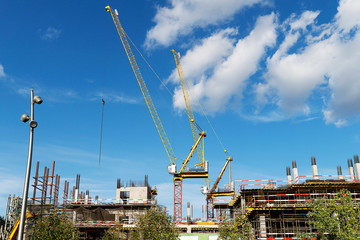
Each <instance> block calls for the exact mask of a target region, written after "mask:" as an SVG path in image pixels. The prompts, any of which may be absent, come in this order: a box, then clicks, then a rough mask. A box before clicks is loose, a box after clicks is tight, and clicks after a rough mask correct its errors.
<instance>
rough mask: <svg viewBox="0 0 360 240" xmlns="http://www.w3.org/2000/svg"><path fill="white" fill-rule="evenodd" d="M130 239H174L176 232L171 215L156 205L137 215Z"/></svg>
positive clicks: (176, 236)
mask: <svg viewBox="0 0 360 240" xmlns="http://www.w3.org/2000/svg"><path fill="white" fill-rule="evenodd" d="M130 235H131V239H134V240H135V239H136V240H138V239H146V240H159V239H161V240H176V239H178V232H177V230H176V225H175V223H174V221H172V220H171V217H170V216H169V215H168V214H167V213H166V212H165V211H162V210H160V209H159V208H158V207H152V208H150V209H149V210H148V211H147V212H146V213H145V214H142V215H139V216H138V218H137V219H136V222H135V228H134V230H133V231H132V232H131V234H130Z"/></svg>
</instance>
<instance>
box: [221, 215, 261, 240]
mask: <svg viewBox="0 0 360 240" xmlns="http://www.w3.org/2000/svg"><path fill="white" fill-rule="evenodd" d="M219 239H223V240H235V239H236V240H238V239H254V233H253V231H252V226H251V223H250V222H249V220H248V218H247V217H246V215H245V213H244V212H241V213H240V214H239V215H238V216H237V217H236V218H235V219H234V220H228V219H225V220H223V221H221V223H220V225H219Z"/></svg>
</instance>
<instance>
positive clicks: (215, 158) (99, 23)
mask: <svg viewBox="0 0 360 240" xmlns="http://www.w3.org/2000/svg"><path fill="white" fill-rule="evenodd" d="M106 5H110V6H111V7H112V8H116V9H117V10H118V12H119V19H120V21H121V23H122V25H123V27H124V28H125V31H126V32H127V34H128V36H129V37H130V38H131V40H132V41H133V42H134V44H135V45H136V46H137V47H138V49H139V50H140V51H141V52H142V54H143V55H144V57H145V58H146V59H147V61H149V62H150V64H151V66H152V67H153V68H154V70H155V71H156V73H157V74H158V75H159V77H160V79H161V80H162V81H164V82H165V83H166V86H167V87H168V88H169V89H170V91H171V94H169V92H167V90H166V89H165V88H164V87H163V86H162V85H161V82H160V81H159V80H158V79H157V78H156V76H155V75H154V74H153V73H152V71H151V70H150V69H149V68H148V67H147V65H146V63H145V62H144V61H143V60H142V58H141V56H140V55H139V54H138V53H137V52H136V50H135V49H133V51H134V52H135V57H136V58H137V61H138V64H139V67H140V69H141V71H142V74H143V77H144V79H145V81H146V83H147V86H148V88H149V91H150V94H151V96H152V98H153V101H154V103H155V105H156V107H157V109H158V112H159V116H160V118H161V120H162V122H163V124H164V127H165V130H166V132H167V135H168V136H169V138H170V142H171V144H172V146H173V148H174V151H175V154H176V155H177V157H178V158H179V159H181V158H185V157H186V155H187V153H188V151H189V149H190V147H191V145H192V136H191V130H190V127H189V123H188V120H187V116H186V114H184V107H185V105H184V100H183V96H182V93H181V88H180V85H179V80H178V76H177V73H176V65H175V62H174V59H173V55H172V53H171V52H170V50H171V49H175V50H176V51H178V52H180V53H181V62H182V66H183V69H184V73H185V76H186V80H187V81H188V85H189V89H190V96H191V100H192V103H193V108H194V110H195V114H196V116H195V117H196V119H197V122H198V123H199V125H200V126H201V127H202V128H203V129H204V130H206V131H207V133H208V136H207V137H206V139H205V157H206V159H207V160H209V162H210V176H211V179H212V180H215V178H216V176H217V175H218V173H219V171H220V169H221V167H222V165H223V164H224V163H225V157H226V156H225V155H224V153H223V149H222V147H221V145H220V144H219V141H218V139H217V138H216V136H215V133H214V132H213V131H212V128H211V126H210V125H209V124H208V121H207V119H206V118H205V117H204V116H203V114H202V111H201V107H200V106H202V108H203V109H204V110H205V112H206V115H207V116H208V118H209V120H210V122H211V124H212V125H213V127H214V129H215V131H216V134H217V135H218V136H219V138H220V140H221V142H222V144H223V145H224V146H225V148H226V149H227V150H228V152H229V153H230V154H231V155H232V156H233V158H234V161H233V164H232V177H233V179H235V180H236V179H264V178H266V179H267V178H276V179H284V178H285V168H286V166H289V165H290V164H291V161H292V160H297V162H298V167H299V172H300V174H308V173H310V172H311V170H310V166H311V165H310V157H311V156H316V157H317V160H318V165H319V172H320V174H334V173H336V171H335V169H336V166H337V165H342V166H343V171H344V172H346V159H347V158H351V157H352V156H353V155H354V154H358V153H359V152H358V149H359V147H358V146H359V143H360V139H359V135H360V131H359V116H360V107H359V106H360V105H359V102H360V94H359V89H360V80H359V75H360V74H359V73H360V69H359V67H358V65H359V64H358V63H359V62H360V55H359V52H360V32H359V26H360V1H358V0H339V1H337V0H317V1H297V0H296V1H286V0H226V1H208V0H207V1H205V0H195V1H194V0H192V1H190V0H168V1H147V0H135V1H120V0H118V1H115V0H113V1H66V2H53V1H36V2H32V1H25V2H24V1H8V0H5V1H1V3H0V29H1V35H0V102H1V104H0V115H1V118H0V123H1V126H2V132H1V134H0V161H1V166H0V169H1V174H0V215H3V214H4V212H5V207H6V201H7V196H8V194H16V195H22V189H23V177H24V173H25V167H26V166H25V164H26V158H27V147H28V134H29V127H28V125H26V124H23V123H22V122H20V121H19V117H20V116H21V114H23V113H29V111H30V106H29V105H30V103H29V94H30V88H31V87H33V88H34V91H35V94H36V95H40V96H41V97H42V98H43V100H44V103H43V104H42V105H40V106H39V105H37V106H35V108H36V109H35V113H36V114H35V119H36V120H37V121H38V123H39V126H38V128H37V129H36V130H35V139H34V144H35V145H34V154H33V171H32V175H33V174H34V166H35V163H36V161H40V166H41V169H43V167H44V166H48V167H50V166H51V163H52V161H53V160H55V161H56V173H58V174H59V175H60V176H61V189H60V191H61V190H63V183H64V180H65V179H66V180H69V181H71V184H73V183H74V180H75V177H76V174H81V176H82V179H81V185H80V188H81V190H82V191H85V190H90V194H91V195H92V196H95V195H99V196H100V197H101V198H114V196H115V187H116V179H117V178H121V179H122V180H124V181H128V180H130V179H132V180H142V179H143V178H144V175H145V174H147V175H149V181H150V184H151V185H153V186H154V185H156V186H157V188H158V190H159V196H158V202H159V203H160V204H164V205H166V206H168V207H169V209H170V213H172V211H171V210H172V200H173V196H172V191H173V190H172V178H171V176H170V175H169V174H168V173H167V170H166V167H167V165H168V163H169V161H168V159H167V155H166V153H165V151H164V149H163V146H162V143H161V141H160V138H159V136H158V133H157V130H156V128H155V126H154V124H153V122H152V119H151V117H150V114H149V112H148V109H147V107H146V104H145V101H144V100H143V97H142V95H141V92H140V89H139V87H138V85H137V82H136V79H135V77H134V75H133V72H132V70H131V67H130V64H129V62H128V60H127V57H126V55H125V52H124V50H123V47H122V44H121V41H120V39H119V37H118V35H117V33H116V29H115V26H114V24H113V22H112V19H111V17H110V15H109V14H108V13H106V11H105V6H106ZM102 98H104V99H105V101H106V104H105V109H104V129H103V149H102V160H101V167H100V169H98V157H99V142H100V123H101V107H102V103H101V99H102ZM193 161H195V159H194V160H193ZM227 179H228V173H226V174H225V176H224V180H223V181H222V184H226V183H227ZM201 185H203V180H189V179H186V180H185V181H184V189H183V191H184V196H183V202H184V203H186V202H188V201H190V202H192V203H193V204H194V207H195V208H194V213H195V214H196V215H197V217H201V205H204V204H205V200H204V197H203V196H202V195H201V193H200V186H201ZM184 206H185V204H184Z"/></svg>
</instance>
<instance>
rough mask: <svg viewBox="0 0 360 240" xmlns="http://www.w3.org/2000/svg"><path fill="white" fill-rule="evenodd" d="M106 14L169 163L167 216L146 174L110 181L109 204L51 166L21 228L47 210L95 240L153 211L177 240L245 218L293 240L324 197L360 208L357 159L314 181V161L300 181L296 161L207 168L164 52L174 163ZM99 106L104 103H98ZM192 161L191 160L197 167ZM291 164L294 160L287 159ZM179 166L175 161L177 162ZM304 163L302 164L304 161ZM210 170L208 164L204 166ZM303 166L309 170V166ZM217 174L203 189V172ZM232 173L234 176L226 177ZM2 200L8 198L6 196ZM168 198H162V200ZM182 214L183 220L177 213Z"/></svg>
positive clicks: (14, 200)
mask: <svg viewBox="0 0 360 240" xmlns="http://www.w3.org/2000/svg"><path fill="white" fill-rule="evenodd" d="M106 11H107V12H108V13H109V14H110V15H111V17H112V20H113V21H114V24H115V27H116V30H117V33H118V35H119V37H120V39H121V42H122V44H123V47H124V49H125V52H126V55H127V57H128V59H129V62H130V65H131V67H132V70H133V72H134V74H135V78H136V80H137V82H138V84H139V86H140V89H141V92H142V95H143V97H144V99H145V102H146V104H147V107H148V109H149V111H150V114H151V117H152V119H153V121H154V123H155V127H156V129H157V131H158V133H159V135H160V139H161V141H162V143H163V145H164V148H165V151H166V154H167V156H168V158H169V165H168V166H167V170H168V173H169V174H170V175H171V177H172V179H173V192H172V193H171V194H173V209H166V208H165V207H164V206H161V205H159V204H158V199H157V196H158V191H157V189H156V187H155V186H151V185H150V182H151V177H152V176H151V174H150V173H149V175H145V176H144V179H143V180H141V181H134V180H132V179H125V180H124V179H120V178H117V179H116V181H114V184H113V186H114V187H113V198H110V199H109V198H102V197H101V196H99V195H95V196H94V195H92V194H91V192H90V190H89V189H83V188H82V186H81V181H80V179H81V178H80V174H78V175H77V176H76V182H75V184H74V185H73V186H70V182H69V181H67V180H65V181H63V182H62V181H61V178H60V174H57V173H56V171H55V161H53V164H52V166H51V168H48V167H46V166H45V167H44V170H43V171H42V170H41V169H40V162H37V164H36V171H35V173H34V174H33V176H32V179H31V188H32V196H28V201H27V206H26V209H27V211H28V212H27V215H26V222H27V224H28V226H27V229H31V223H32V221H31V220H32V218H34V217H35V216H36V217H37V218H39V217H40V218H41V217H42V216H47V215H49V214H51V213H52V212H53V211H59V210H61V211H64V212H65V213H66V215H67V217H68V219H69V220H70V221H71V222H72V223H73V224H74V226H75V227H76V228H77V229H78V230H79V232H80V239H90V240H91V239H100V238H101V237H102V236H103V234H104V232H105V231H106V230H107V229H109V228H110V227H112V226H119V227H120V228H121V229H122V230H124V231H125V232H129V231H131V229H133V228H134V226H135V223H136V219H137V218H138V217H139V216H140V215H142V214H144V213H146V212H147V211H148V210H149V209H150V208H151V207H154V206H157V207H159V208H160V209H163V210H165V211H167V212H169V213H170V214H171V215H172V218H173V220H174V222H175V223H176V227H177V229H178V230H179V232H180V233H181V234H187V235H186V236H185V235H180V239H184V240H185V239H194V240H195V239H198V240H200V239H205V238H206V239H208V240H214V239H217V238H218V237H217V233H218V229H219V224H220V222H221V221H223V220H229V219H234V218H236V217H237V216H238V215H239V214H243V213H244V214H245V215H246V216H247V218H248V219H249V221H250V223H251V225H252V229H253V232H254V234H255V239H261V240H266V239H298V238H296V235H297V234H300V233H316V232H317V229H315V228H314V227H312V226H311V225H310V224H309V218H308V215H307V214H308V212H309V211H310V208H309V202H310V200H311V199H316V198H322V197H324V196H328V197H329V198H333V197H335V196H336V195H337V193H338V192H339V191H340V190H342V189H346V190H348V191H350V192H351V196H352V200H353V201H355V202H358V201H360V162H359V157H358V156H357V155H355V156H354V158H353V159H348V162H347V163H348V173H349V174H343V172H342V168H341V166H338V168H337V175H321V174H319V173H318V168H317V161H316V158H315V157H311V159H309V160H311V170H312V174H311V175H308V176H306V175H300V174H299V172H298V168H297V163H296V161H293V162H292V166H291V167H286V166H280V167H284V170H285V167H286V171H284V173H285V172H286V175H285V174H284V177H282V176H279V179H254V180H249V179H241V176H238V175H237V174H236V172H237V169H231V162H232V161H235V160H234V159H233V157H232V156H229V155H228V154H227V151H226V150H225V149H224V152H225V154H226V162H225V164H224V165H223V167H222V168H221V169H211V170H210V168H209V162H208V161H207V160H205V156H204V155H205V153H204V152H205V150H204V144H205V140H204V139H205V138H206V136H207V133H206V131H204V130H203V129H202V128H201V127H200V126H199V124H198V123H197V122H196V121H195V117H194V113H193V110H192V107H191V103H190V96H189V92H188V89H187V85H186V82H185V79H184V73H183V69H182V66H181V63H180V54H179V53H177V52H176V51H175V50H172V53H173V55H174V59H175V64H176V67H177V68H176V69H177V71H178V75H179V80H180V83H181V87H182V93H183V96H184V101H185V104H186V114H187V117H188V119H189V123H190V126H191V132H192V137H193V139H191V142H192V147H191V149H190V151H189V152H188V153H187V154H186V157H185V159H184V161H183V162H182V163H181V164H179V163H177V160H178V159H179V158H177V157H175V154H174V151H173V149H172V147H171V144H170V141H169V139H168V137H167V135H166V132H165V130H164V127H163V124H162V122H161V120H160V117H159V116H158V113H157V110H156V107H155V105H154V103H153V101H152V99H151V97H150V93H149V91H148V89H147V87H146V84H145V81H144V79H143V77H142V75H141V71H140V69H139V67H138V65H137V62H136V60H135V56H134V54H133V52H132V50H131V47H130V44H129V41H128V39H127V35H126V33H125V31H124V29H123V28H122V25H121V24H120V21H119V19H118V13H117V11H116V9H115V10H114V9H112V8H110V6H107V7H106ZM119 44H120V43H119ZM103 104H105V103H104V101H103ZM193 158H197V159H198V161H197V160H196V163H194V162H195V160H194V159H193ZM294 158H296V156H294ZM178 161H179V160H178ZM309 163H310V162H309ZM210 166H211V165H210ZM309 166H310V164H309ZM210 171H212V172H215V173H219V174H217V175H216V176H217V178H216V179H215V180H214V181H213V182H212V184H210V180H209V179H208V178H209V172H210ZM226 171H228V174H229V181H228V182H227V183H226V184H222V185H221V184H220V182H221V179H222V177H223V176H224V173H225V172H226ZM234 173H235V174H234ZM184 179H187V180H188V179H205V186H203V187H202V188H201V189H199V191H201V193H202V194H203V196H204V204H205V208H204V209H202V212H203V216H202V217H201V218H198V217H194V216H193V207H192V206H191V203H184V202H183V198H182V195H183V190H182V189H183V180H184ZM9 194H10V193H9ZM169 194H170V193H169ZM21 202H22V199H21V198H20V197H19V196H15V195H13V194H11V195H9V198H8V203H7V208H6V216H5V225H4V226H2V227H1V229H0V240H14V239H16V236H17V232H18V229H19V215H20V209H21ZM185 204H187V208H186V209H187V211H186V213H183V206H184V205H185ZM27 231H28V230H25V233H24V234H25V236H27V237H29V236H31V231H28V232H27Z"/></svg>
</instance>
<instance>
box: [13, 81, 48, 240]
mask: <svg viewBox="0 0 360 240" xmlns="http://www.w3.org/2000/svg"><path fill="white" fill-rule="evenodd" d="M30 95H31V114H30V117H29V116H28V115H27V114H23V115H22V116H21V118H20V120H21V121H23V122H24V123H25V122H27V121H29V120H30V122H29V125H30V140H29V153H28V159H27V166H26V174H25V183H24V193H23V199H22V205H21V215H20V225H19V233H18V238H17V239H18V240H22V239H23V234H24V225H25V216H26V204H27V196H28V191H29V182H30V170H31V160H32V150H33V135H34V129H35V128H36V127H37V122H36V121H35V120H34V104H35V103H37V104H41V103H42V99H41V98H40V97H39V96H35V97H34V90H33V89H32V88H31V92H30Z"/></svg>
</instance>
